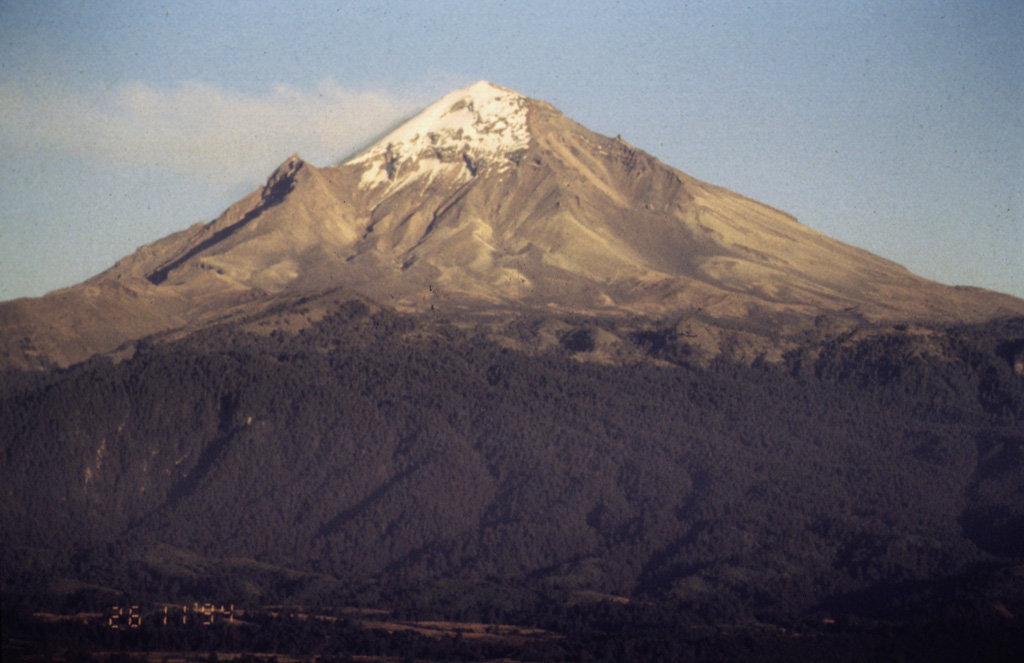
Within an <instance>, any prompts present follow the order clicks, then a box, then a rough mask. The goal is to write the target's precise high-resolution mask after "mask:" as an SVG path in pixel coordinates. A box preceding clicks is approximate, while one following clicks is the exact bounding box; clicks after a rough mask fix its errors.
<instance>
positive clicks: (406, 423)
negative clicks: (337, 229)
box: [0, 299, 1024, 660]
mask: <svg viewBox="0 0 1024 663" xmlns="http://www.w3.org/2000/svg"><path fill="white" fill-rule="evenodd" d="M300 306H301V304H300ZM579 338H580V334H578V333H572V332H570V333H567V334H566V335H565V338H564V343H563V344H562V346H560V347H559V348H558V349H556V350H551V351H545V352H539V353H527V352H522V351H518V350H512V349H508V348H507V347H503V346H502V344H500V343H498V342H497V341H495V340H493V339H492V338H491V337H490V336H488V335H486V334H484V333H483V332H480V331H475V330H474V329H472V328H468V327H465V326H456V325H453V324H448V323H445V322H444V321H441V320H436V319H435V320H424V319H416V318H412V317H407V316H403V315H399V314H397V313H394V312H391V311H388V310H378V309H376V307H371V306H369V305H367V304H366V303H364V302H362V301H360V300H358V299H352V300H349V301H347V302H345V303H344V304H343V305H341V306H339V307H337V308H335V309H333V310H332V311H331V313H330V314H329V315H327V316H325V317H323V318H322V319H319V320H318V321H316V322H312V323H311V324H310V325H309V326H308V327H306V328H305V329H303V330H302V331H299V332H287V331H284V330H281V329H274V327H273V325H271V324H269V323H268V324H267V325H266V326H265V328H264V327H260V325H259V324H251V325H248V326H240V325H238V324H224V325H221V326H219V327H213V328H210V329H207V330H204V331H200V332H196V333H194V334H191V335H189V336H186V337H184V338H181V339H177V340H160V341H157V340H153V341H151V342H148V343H141V344H139V346H138V347H137V348H135V352H134V355H133V356H132V357H131V358H130V359H126V360H124V361H120V362H115V361H113V360H111V359H109V358H103V357H101V358H94V359H92V360H90V361H88V362H86V363H84V364H81V365H79V366H76V367H73V368H70V369H67V370H63V371H57V372H52V373H47V374H31V375H30V374H14V373H10V374H7V375H4V376H2V383H0V384H2V387H0V389H2V391H0V435H2V442H0V443H2V456H0V458H2V459H3V463H2V470H0V472H2V475H3V476H2V479H0V485H2V486H3V488H2V490H3V491H4V498H3V500H2V503H0V538H2V540H3V547H4V551H3V560H2V563H3V569H2V571H3V596H4V610H5V617H4V628H5V630H7V629H8V625H9V624H15V623H17V624H20V625H21V626H20V627H19V628H22V629H23V631H19V632H20V633H22V634H24V633H27V632H29V631H31V628H34V627H32V626H31V620H25V619H24V616H25V615H26V614H29V612H30V609H32V608H33V606H34V607H35V608H38V609H43V608H45V609H54V610H58V611H60V610H63V611H68V610H84V609H86V608H88V609H97V608H98V607H100V606H101V605H104V604H106V603H109V600H110V598H111V597H113V596H131V597H133V600H141V601H150V602H160V601H181V602H185V601H192V600H195V601H223V602H232V603H237V604H239V605H249V606H258V605H266V604H270V603H286V602H293V603H302V604H305V605H319V606H341V605H347V606H363V607H367V608H370V607H372V608H381V609H386V610H389V611H393V612H392V614H395V615H398V616H403V617H407V618H418V619H427V618H445V619H458V620H467V621H489V622H494V623H497V622H499V621H500V620H505V621H514V622H515V623H519V624H533V625H536V626H538V627H544V628H550V629H552V630H553V631H555V632H558V633H562V634H569V636H570V639H572V638H576V639H575V640H572V642H575V643H577V644H579V643H589V644H586V645H585V646H584V645H583V644H580V645H579V647H578V648H576V649H573V648H572V647H567V646H566V645H565V643H564V641H560V642H562V644H561V645H559V646H558V647H560V648H561V649H559V648H558V647H555V648H554V649H550V650H547V649H545V650H544V652H542V653H537V654H536V655H535V656H534V659H533V660H548V659H547V658H545V657H547V656H549V655H551V656H552V657H553V658H551V659H550V660H557V656H558V655H559V652H560V655H561V656H562V658H563V659H566V657H568V659H566V660H589V659H585V658H579V659H574V658H573V656H576V655H577V654H573V653H572V652H584V651H585V652H589V653H588V654H587V655H588V656H593V657H594V660H601V657H605V658H606V659H607V660H670V659H672V658H673V656H677V655H680V652H681V651H682V650H678V647H690V649H687V650H686V651H687V652H689V656H690V657H691V658H695V659H697V660H702V659H701V656H704V654H699V652H698V650H697V649H694V648H693V647H695V646H696V645H695V644H694V643H696V642H697V641H698V640H699V638H696V636H694V638H696V639H694V638H690V639H686V638H683V639H682V640H681V641H680V642H681V644H678V645H677V650H676V651H675V653H674V654H673V653H672V652H671V651H669V650H664V651H662V650H661V649H658V648H659V647H667V646H669V645H667V644H666V643H667V642H669V641H672V640H673V639H677V638H676V637H675V636H673V637H672V638H669V637H668V635H667V634H670V633H675V634H676V635H678V633H679V632H681V631H680V629H683V626H682V625H687V628H690V627H693V628H696V627H697V626H700V625H703V627H709V626H715V627H721V628H724V626H723V625H731V627H735V626H737V625H740V626H746V627H749V628H754V627H755V626H757V628H764V625H766V624H767V625H772V628H781V629H790V630H791V629H820V628H824V627H822V626H821V625H822V624H828V625H832V626H830V627H829V628H832V629H839V631H840V632H841V633H837V634H834V637H833V639H831V640H828V642H830V643H832V644H831V645H829V646H833V645H835V646H836V647H839V649H836V650H835V651H834V652H833V653H835V652H840V653H841V652H843V651H846V652H848V653H849V655H850V659H849V660H856V659H857V658H859V657H860V655H861V654H863V650H861V649H858V647H860V645H856V646H854V645H850V646H849V647H848V648H847V649H843V647H844V645H841V644H836V643H841V642H843V641H844V640H843V638H847V637H852V636H849V634H850V633H861V632H862V630H863V629H865V628H867V627H868V626H871V628H872V629H874V630H870V633H871V635H870V636H863V638H862V639H861V640H858V641H857V642H868V641H870V642H874V643H875V645H872V646H877V647H879V648H882V647H883V645H884V642H885V640H884V639H885V638H886V637H889V636H891V635H892V631H891V629H894V628H911V631H912V633H913V634H914V635H913V637H912V638H910V639H909V640H907V641H908V642H917V640H915V638H921V639H929V638H930V641H931V642H947V645H946V646H947V648H948V646H949V645H948V641H949V639H950V637H951V636H950V634H952V633H960V634H961V636H962V637H960V638H958V640H957V641H958V642H971V641H973V640H974V639H977V640H985V641H987V642H989V643H990V644H991V643H995V642H1003V640H1001V638H1009V641H1012V642H1020V637H1021V631H1020V629H1019V627H1016V630H1014V629H1013V628H1010V627H1009V626H1006V624H1010V623H1011V622H1013V623H1016V622H1019V621H1020V620H1022V619H1024V572H1022V569H1024V449H1022V445H1024V376H1022V375H1021V374H1020V372H1019V370H1018V369H1017V368H1016V366H1017V363H1018V361H1019V359H1020V358H1021V357H1022V354H1024V320H1019V319H1018V320H1009V321H1001V322H994V323H990V324H987V325H975V326H962V327H951V328H944V329H933V330H929V333H928V334H927V335H922V334H920V333H911V331H909V330H907V329H904V328H898V327H892V328H884V329H883V328H879V329H877V330H874V331H873V332H872V333H870V334H867V333H862V334H860V335H853V334H850V335H847V336H843V337H837V338H832V339H829V340H826V341H821V342H818V343H816V344H815V345H813V346H811V345H808V346H805V347H803V348H801V349H800V350H799V351H794V352H792V353H790V354H789V355H788V356H787V357H786V360H785V361H783V362H782V363H769V362H766V361H756V362H754V363H753V364H752V365H746V364H740V363H736V362H732V361H729V360H727V359H724V358H720V359H718V360H716V361H713V362H711V363H710V364H708V365H698V364H690V363H688V361H687V359H688V357H689V354H688V353H687V351H686V348H685V346H683V345H682V344H681V343H682V341H680V340H679V339H668V340H667V341H666V340H665V339H664V338H660V339H659V342H658V343H651V342H650V338H638V339H637V343H638V347H640V348H641V349H642V350H643V351H645V352H647V353H648V354H649V357H648V360H645V361H636V362H632V363H629V364H626V365H601V364H596V363H585V362H581V361H578V360H577V359H576V358H574V352H577V351H579V350H580V349H581V348H580V347H579ZM584 349H585V348H584ZM626 599H628V600H629V602H628V603H625V600H626ZM1006 615H1010V616H1011V617H1012V618H1013V619H1015V620H1016V621H1015V622H1014V621H1013V619H1011V618H1009V617H1006ZM894 624H897V625H903V626H899V627H897V626H893V625H894ZM908 624H910V625H913V626H912V627H911V626H906V625H908ZM935 624H944V625H945V626H943V627H942V628H939V629H938V630H937V631H936V633H932V634H931V635H930V636H928V635H922V634H927V633H929V631H928V629H929V628H934V625H935ZM883 625H886V626H884V629H890V631H885V630H884V629H883ZM929 625H931V626H929ZM11 628H13V626H12V627H11ZM68 628H70V627H68ZM81 628H85V627H81ZM268 628H269V627H268ZM274 628H278V627H277V626H275V627H274ZM281 628H283V627H281ZM1005 628H1010V630H1009V631H1003V630H1000V629H1005ZM617 629H618V630H617ZM858 629H860V630H858ZM879 629H882V630H879ZM913 629H917V630H913ZM958 629H959V630H958ZM993 629H994V630H995V631H993ZM684 630H685V629H684ZM356 631H358V629H356ZM356 631H353V633H356ZM687 632H689V631H687ZM864 632H868V631H864ZM993 632H998V635H996V636H993V635H992V633H993ZM615 633H619V636H621V637H616V636H615ZM714 633H715V635H714V636H708V637H712V641H709V642H711V644H707V648H706V649H705V650H703V651H704V652H705V654H706V656H705V659H704V660H713V659H714V658H716V657H717V654H721V653H722V651H724V650H722V649H721V648H722V647H733V646H739V647H741V649H742V647H743V646H744V645H742V644H737V642H736V641H734V639H731V638H727V637H725V636H724V635H723V633H726V631H716V632H714ZM757 633H764V632H763V631H757ZM886 633H888V635H885V634H886ZM937 633H938V634H942V637H939V638H938V639H936V637H938V636H937V635H936V634H937ZM982 634H989V635H987V636H983V635H982ZM68 637H71V636H68ZM76 637H78V636H76ZM81 637H83V638H84V637H85V636H81ZM103 637H108V638H109V637H111V636H109V635H108V636H103ZM175 637H181V638H184V639H185V640H183V641H187V639H188V638H189V637H192V636H191V635H187V634H185V635H181V634H179V636H175ZM196 637H199V636H196ZM202 637H212V636H210V635H209V632H207V635H204V636H202ZM225 637H227V636H225ZM233 637H234V636H233ZM282 637H284V636H282ZM288 637H291V636H288ZM351 637H352V638H358V637H363V636H362V635H358V634H355V635H351ZM701 637H704V636H701ZM751 637H753V636H751ZM765 637H767V636H765ZM772 637H775V636H772ZM893 637H896V636H893ZM338 638H341V636H340V635H336V636H335V641H336V642H337V641H343V640H344V638H341V640H338ZM716 638H717V639H716ZM865 638H866V639H865ZM879 638H881V640H879ZM1014 638H1017V639H1016V640H1014ZM6 639H7V636H6V635H5V640H6ZM285 639H286V640H287V638H285ZM86 640H88V638H86ZM876 640H877V642H876ZM627 641H628V642H634V643H635V645H636V646H638V647H639V646H641V645H642V647H646V648H648V650H649V653H650V655H649V656H644V655H640V654H638V653H637V651H639V650H636V651H633V653H631V654H629V656H633V658H632V659H630V658H629V656H627V653H626V652H625V651H618V650H616V649H615V648H616V647H620V646H621V643H622V642H627ZM761 642H763V640H758V639H757V638H755V639H754V640H752V641H750V642H749V643H748V644H749V645H750V647H749V648H748V649H744V650H743V651H741V652H739V653H737V656H747V655H748V654H749V655H750V657H751V658H757V655H755V654H756V652H757V651H759V650H758V647H759V646H760V645H759V644H757V643H761ZM816 642H817V641H816ZM616 643H620V644H616ZM658 643H661V644H658ZM687 643H689V644H687ZM5 646H6V645H5ZM674 646H675V645H674ZM808 646H810V645H808ZM815 646H817V645H815ZM195 647H198V650H199V651H202V650H203V648H204V647H205V648H206V649H215V648H218V647H219V645H217V644H216V643H214V644H210V643H206V644H202V643H200V644H198V645H195ZM367 647H369V645H367ZM552 647H554V645H552ZM128 648H129V649H131V647H128ZM286 649H287V648H286V647H285V648H283V649H282V651H284V650H286ZM317 651H318V652H320V653H322V654H323V655H327V654H331V655H340V653H341V651H340V650H336V649H330V648H327V649H323V648H321V650H317ZM352 651H355V649H352ZM367 651H368V650H367ZM388 651H390V652H391V653H392V654H393V655H396V656H398V655H403V654H402V653H401V651H399V650H388ZM453 651H454V650H453ZM655 651H658V652H662V653H658V654H656V655H655V654H654V653H652V652H655ZM786 651H789V650H786ZM915 651H917V650H915ZM949 651H953V650H952V649H949ZM996 651H1002V649H1000V648H998V647H997V648H996ZM744 652H746V653H744ZM805 653H806V652H805ZM481 655H483V654H481ZM486 655H488V656H490V655H493V656H494V657H500V656H507V655H509V654H508V652H502V651H497V650H495V651H494V652H490V653H489V654H486ZM578 655H579V656H583V654H578ZM793 655H794V656H796V657H798V658H799V657H800V656H799V654H798V653H794V654H793ZM811 655H813V656H818V654H816V653H814V652H811V653H810V654H808V656H811ZM844 655H845V654H844ZM416 656H417V655H414V656H413V658H416ZM432 656H433V658H431V657H432ZM450 656H455V654H453V653H452V652H448V653H446V654H444V656H441V654H437V655H436V656H435V655H434V654H430V655H427V654H423V655H421V656H419V657H420V658H430V660H444V657H450ZM460 656H461V654H460ZM467 656H470V655H468V654H467ZM821 656H822V657H823V658H824V657H826V656H825V655H824V654H821ZM804 658H806V657H804ZM997 658H998V657H997V656H996V657H994V658H991V659H990V660H997ZM841 659H842V656H838V655H837V657H835V659H834V660H841ZM458 660H474V659H472V657H470V658H465V657H463V658H461V659H458ZM759 660H760V659H759ZM764 660H769V659H768V658H765V659H764ZM779 660H785V659H779Z"/></svg>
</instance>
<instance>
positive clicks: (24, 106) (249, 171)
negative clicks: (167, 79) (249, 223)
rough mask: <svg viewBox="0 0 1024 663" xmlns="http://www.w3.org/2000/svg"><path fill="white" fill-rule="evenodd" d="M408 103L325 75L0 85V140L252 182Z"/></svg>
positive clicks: (321, 151)
mask: <svg viewBox="0 0 1024 663" xmlns="http://www.w3.org/2000/svg"><path fill="white" fill-rule="evenodd" d="M414 110H416V104H414V103H413V102H412V101H411V100H409V99H402V98H399V97H396V96H392V95H389V94H387V93H379V92H361V91H353V90H349V89H346V88H344V87H341V86H339V85H337V84H336V83H334V82H333V81H331V80H325V81H322V82H321V83H320V84H319V85H318V86H317V87H316V89H314V90H302V89H298V88H294V87H289V86H283V85H282V86H279V87H277V88H275V89H273V90H272V91H270V92H268V93H266V94H263V95H251V94H244V93H241V92H237V91H232V90H225V89H221V88H218V87H214V86H211V85H208V84H205V83H198V82H188V83H184V84H182V85H180V86H179V87H176V88H172V89H161V88H157V87H154V86H152V85H149V84H146V83H131V84H125V85H121V86H118V87H116V88H114V89H112V90H110V91H101V92H98V93H94V94H85V93H82V92H73V91H68V90H67V89H65V88H61V87H60V86H56V85H52V84H47V83H39V84H25V83H21V84H14V83H8V84H0V137H2V138H4V139H6V141H9V142H11V143H13V144H14V145H16V146H18V147H20V148H22V149H32V148H34V147H42V146H46V147H49V148H51V149H52V148H57V149H60V150H66V151H69V152H72V153H75V154H78V155H82V156H86V157H91V158H99V159H103V160H106V161H108V162H113V163H115V164H118V165H124V166H130V167H148V168H166V169H170V170H173V171H175V172H179V173H185V174H188V175H191V176H194V177H197V178H200V179H203V180H206V181H209V182H211V183H218V184H238V183H245V182H252V181H258V180H259V179H262V178H263V177H265V176H266V175H267V173H268V172H269V169H272V168H273V167H274V166H276V165H277V164H278V163H279V162H281V161H282V160H284V159H285V158H286V157H287V156H288V155H289V154H291V153H293V152H298V153H299V154H300V155H302V157H303V158H305V159H307V160H308V161H310V162H312V163H314V164H316V165H328V164H330V163H333V162H335V161H337V160H338V159H339V158H341V157H343V156H345V155H346V154H348V153H349V152H351V151H352V150H354V149H356V148H358V147H360V146H362V145H363V144H364V143H365V142H366V141H367V140H368V139H370V138H371V137H373V136H375V135H376V134H378V133H379V132H381V131H383V130H384V129H386V128H388V127H389V126H390V125H391V124H393V123H395V122H396V121H398V120H399V119H401V118H403V117H404V116H407V115H409V114H410V113H411V112H413V111H414Z"/></svg>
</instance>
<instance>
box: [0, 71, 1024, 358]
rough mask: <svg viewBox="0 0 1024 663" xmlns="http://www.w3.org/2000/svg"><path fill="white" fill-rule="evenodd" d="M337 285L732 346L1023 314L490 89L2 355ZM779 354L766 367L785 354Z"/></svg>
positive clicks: (94, 298)
mask: <svg viewBox="0 0 1024 663" xmlns="http://www.w3.org/2000/svg"><path fill="white" fill-rule="evenodd" d="M339 287H344V288H348V289H351V290H353V291H355V292H358V293H360V294H362V295H365V296H368V297H370V298H371V299H374V300H376V301H378V302H380V303H382V304H384V305H386V306H389V307H393V308H394V309H395V310H398V311H406V312H415V313H424V312H435V313H437V312H440V313H443V314H444V315H447V316H450V317H453V318H464V317H466V316H470V317H472V316H477V317H479V316H481V315H484V316H488V317H490V318H492V319H493V318H498V319H502V318H509V317H510V316H511V315H513V314H515V315H520V314H522V313H523V312H524V311H535V312H543V313H545V314H556V315H562V316H566V315H585V316H602V317H607V318H617V319H623V318H628V317H630V316H642V317H645V318H652V319H662V320H674V321H675V322H679V321H680V320H683V319H693V320H696V321H698V322H699V324H700V326H701V328H702V329H703V330H704V331H702V332H701V333H702V334H703V335H704V336H709V337H714V338H715V339H718V337H719V336H720V335H721V332H720V330H721V329H722V328H723V326H724V327H729V326H736V324H737V323H739V324H741V326H742V325H747V326H749V325H750V324H755V325H759V326H762V327H763V326H765V325H767V326H769V327H772V328H773V329H774V331H773V334H774V335H775V336H777V337H778V336H792V335H793V334H794V333H797V332H800V331H804V330H806V329H807V328H808V327H809V326H811V325H813V323H814V321H815V320H816V319H817V318H818V317H819V316H822V315H825V316H827V317H828V318H829V319H830V320H832V321H833V324H834V325H838V326H839V327H841V328H845V329H849V328H852V327H853V326H856V325H857V324H861V323H863V322H879V321H910V322H925V323H928V322H955V321H980V320H986V319H992V318H996V317H1005V316H1009V315H1020V314H1024V302H1022V301H1021V300H1019V299H1016V298H1013V297H1009V296H1006V295H1000V294H997V293H993V292H988V291H984V290H980V289H974V288H953V287H948V286H943V285H939V284H936V283H934V282H930V281H927V280H925V279H922V278H920V277H917V276H914V275H913V274H911V273H910V272H908V271H907V270H906V269H904V268H902V267H900V266H899V265H896V264H894V263H892V262H889V261H887V260H884V259H882V258H879V257H877V256H875V255H872V254H870V253H868V252H866V251H863V250H860V249H856V248H854V247H851V246H848V245H845V244H843V243H841V242H838V241H836V240H833V239H831V238H829V237H826V236H824V235H822V234H820V233H818V232H815V231H814V230H811V229H810V228H808V227H806V226H804V225H802V224H800V223H799V222H797V221H796V220H795V219H794V218H793V217H791V216H789V215H787V214H785V213H783V212H780V211H778V210H775V209H772V208H770V207H768V206H766V205H762V204H760V203H757V202H755V201H752V200H750V199H747V198H744V197H743V196H740V195H737V194H735V193H732V192H731V191H728V190H725V189H722V188H720V187H715V186H712V185H709V184H706V183H703V182H700V181H698V180H696V179H693V178H692V177H689V176H688V175H685V174H683V173H681V172H679V171H677V170H675V169H673V168H671V167H669V166H667V165H665V164H663V163H661V162H660V161H658V160H657V159H656V158H654V157H652V156H650V155H648V154H646V153H644V152H642V151H641V150H638V149H636V148H634V147H632V146H630V145H629V144H627V143H625V142H624V141H622V140H621V139H610V138H606V137H604V136H600V135H598V134H595V133H593V132H591V131H589V130H587V129H586V128H584V127H582V126H580V125H579V124H577V123H575V122H573V121H572V120H569V119H568V118H566V117H565V116H564V115H562V114H561V113H559V112H558V111H557V110H555V109H554V108H553V107H551V106H550V105H548V104H546V103H544V102H541V101H536V100H533V99H529V98H527V97H524V96H522V95H520V94H518V93H516V92H513V91H511V90H508V89H505V88H501V87H498V86H495V85H492V84H490V83H487V82H480V83H477V84H475V85H472V86H470V87H468V88H465V89H462V90H458V91H456V92H453V93H451V94H449V95H447V96H445V97H444V98H442V99H440V100H439V101H437V102H436V103H434V104H433V105H431V106H430V107H429V108H427V109H426V110H424V111H423V112H422V113H420V114H419V115H417V116H416V117H414V118H413V119H411V120H409V121H408V122H407V123H405V124H404V125H402V126H400V127H399V128H398V129H396V130H395V131H393V132H392V133H391V134H389V135H387V136H386V137H384V138H383V139H381V140H380V141H379V142H378V143H376V144H375V145H373V146H372V147H370V148H369V149H367V150H366V151H365V152H363V153H362V154H359V155H357V156H356V157H354V158H352V159H350V160H348V161H347V162H345V163H343V164H341V165H338V166H332V167H327V168H317V167H315V166H313V165H311V164H309V163H306V162H305V161H303V160H302V159H301V158H300V157H299V156H298V155H293V156H292V157H290V158H289V159H288V160H286V161H285V162H284V163H283V164H282V165H281V166H280V167H279V168H278V169H277V170H276V171H275V172H274V173H273V174H272V175H271V176H270V177H269V179H268V180H267V183H266V184H265V185H264V186H263V187H262V188H260V189H259V190H257V191H255V192H253V193H252V194H250V195H249V196H247V197H245V198H243V199H242V200H240V201H239V202H238V203H236V204H235V205H233V206H231V207H230V208H229V209H228V210H227V211H225V212H224V213H223V214H222V215H221V216H220V217H219V218H218V219H216V220H215V221H213V222H211V223H209V224H204V225H196V226H193V227H192V228H189V229H187V230H184V231H181V232H179V233H175V234H174V235H171V236H169V237H166V238H164V239H162V240H160V241H157V242H155V243H153V244H150V245H148V246H144V247H142V248H140V249H139V250H138V251H136V252H135V253H134V254H132V255H130V256H128V257H126V258H124V259H123V260H121V261H119V262H118V263H117V264H116V265H115V266H114V267H112V268H110V269H108V270H107V271H105V272H103V273H101V274H98V275H97V276H95V277H93V278H91V279H89V280H88V281H86V282H85V283H83V284H81V285H78V286H74V287H72V288H68V289H65V290H61V291H57V292H55V293H51V294H50V295H47V296H46V297H43V298H41V299H38V300H19V301H15V302H9V303H5V304H2V305H0V312H2V314H3V315H2V319H3V329H2V332H3V334H2V343H3V345H2V352H3V361H4V362H5V363H6V364H7V365H10V366H14V367H23V368H29V367H44V366H66V365H68V364H71V363H75V362H77V361H81V360H83V359H85V358H87V357H89V356H90V355H93V354H96V353H104V352H110V351H112V350H114V349H115V348H117V347H119V346H121V345H123V344H125V343H128V342H132V341H134V340H136V339H138V338H140V337H143V336H148V335H151V334H154V333H160V332H167V331H170V330H174V329H185V328H195V327H196V326H202V325H203V324H205V323H207V322H209V321H211V320H214V319H218V318H220V317H222V316H223V315H225V313H227V312H229V311H234V312H237V311H238V310H239V307H243V308H244V307H246V306H254V305H260V303H265V302H267V301H269V300H271V299H273V298H275V297H278V296H282V295H300V294H310V293H316V292H322V291H325V290H330V289H334V288H339ZM819 325H820V323H819ZM708 330H710V331H708ZM721 344H722V343H721V341H720V340H712V341H708V342H707V343H705V344H704V345H703V346H702V347H701V352H703V353H704V354H706V355H709V356H714V355H716V354H718V353H719V352H720V351H721V347H720V346H721ZM755 345H758V344H755ZM769 345H771V346H772V347H769V346H767V345H764V344H760V345H759V347H758V348H757V349H755V350H751V352H752V353H754V354H765V355H767V356H770V357H771V356H774V357H776V358H777V355H778V352H777V348H778V347H779V345H778V343H774V344H769ZM773 348H774V349H773Z"/></svg>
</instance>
